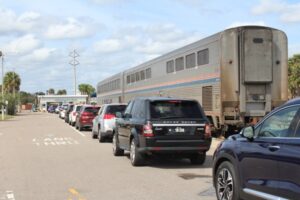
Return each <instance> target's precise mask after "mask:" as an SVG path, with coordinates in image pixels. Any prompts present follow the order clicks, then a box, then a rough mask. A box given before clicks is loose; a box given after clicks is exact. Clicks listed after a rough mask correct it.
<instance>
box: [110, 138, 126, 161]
mask: <svg viewBox="0 0 300 200" xmlns="http://www.w3.org/2000/svg"><path fill="white" fill-rule="evenodd" d="M112 145H113V154H114V156H123V155H124V150H123V149H121V148H120V147H119V142H118V136H117V134H114V135H113V140H112Z"/></svg>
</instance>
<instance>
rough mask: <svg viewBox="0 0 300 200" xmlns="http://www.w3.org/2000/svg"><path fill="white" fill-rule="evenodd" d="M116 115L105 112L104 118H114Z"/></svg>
mask: <svg viewBox="0 0 300 200" xmlns="http://www.w3.org/2000/svg"><path fill="white" fill-rule="evenodd" d="M114 118H116V116H115V115H114V114H105V115H104V119H114Z"/></svg>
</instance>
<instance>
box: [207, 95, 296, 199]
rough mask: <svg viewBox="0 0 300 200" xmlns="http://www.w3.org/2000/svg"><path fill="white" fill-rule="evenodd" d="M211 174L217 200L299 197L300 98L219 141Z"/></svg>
mask: <svg viewBox="0 0 300 200" xmlns="http://www.w3.org/2000/svg"><path fill="white" fill-rule="evenodd" d="M213 177H214V178H213V180H214V186H215V188H216V194H217V197H218V199H219V200H221V199H222V200H223V199H224V200H237V199H247V200H248V199H249V200H251V199H255V200H256V199H281V200H284V199H297V200H298V199H300V98H298V99H294V100H291V101H289V102H287V103H285V104H284V105H282V106H280V107H278V108H277V109H275V110H273V111H272V112H271V113H270V114H268V115H267V116H266V117H264V119H262V120H261V121H260V122H259V123H258V124H257V125H256V126H254V127H253V126H249V127H246V128H245V129H244V130H242V131H241V134H240V135H234V136H231V137H229V138H228V139H227V140H225V141H224V142H223V143H221V144H220V146H219V147H218V148H217V150H216V152H215V154H214V167H213Z"/></svg>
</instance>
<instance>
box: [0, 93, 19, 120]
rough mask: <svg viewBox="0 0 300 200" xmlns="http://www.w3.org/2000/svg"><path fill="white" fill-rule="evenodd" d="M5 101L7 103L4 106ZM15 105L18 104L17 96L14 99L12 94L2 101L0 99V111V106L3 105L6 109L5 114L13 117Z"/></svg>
mask: <svg viewBox="0 0 300 200" xmlns="http://www.w3.org/2000/svg"><path fill="white" fill-rule="evenodd" d="M6 101H8V104H7V105H6V104H5V102H6ZM17 103H18V96H17V95H16V96H15V97H14V96H13V95H12V94H6V95H5V98H4V99H2V98H1V103H0V109H1V105H3V104H4V106H5V107H6V111H7V112H6V114H8V115H15V114H16V105H17Z"/></svg>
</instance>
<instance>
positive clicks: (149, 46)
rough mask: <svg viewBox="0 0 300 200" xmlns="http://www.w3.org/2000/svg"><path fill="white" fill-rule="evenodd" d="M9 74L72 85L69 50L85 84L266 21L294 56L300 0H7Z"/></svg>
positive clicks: (2, 31) (33, 86) (36, 86)
mask: <svg viewBox="0 0 300 200" xmlns="http://www.w3.org/2000/svg"><path fill="white" fill-rule="evenodd" d="M0 5H1V6H0V24H1V25H0V49H1V50H2V51H3V52H4V54H5V63H4V64H5V65H4V66H5V71H11V70H15V71H16V72H17V73H19V75H20V76H21V79H22V85H21V90H24V91H28V92H37V91H44V92H45V91H46V90H47V89H49V88H54V89H55V90H58V89H67V91H68V93H69V94H73V92H74V91H73V71H72V68H71V66H70V65H69V64H68V63H69V60H70V58H69V57H68V55H69V52H70V51H71V50H72V49H74V48H76V49H77V51H78V52H79V54H80V57H79V61H80V65H79V66H78V68H77V76H78V83H89V84H92V85H93V86H96V84H97V82H98V81H100V80H102V79H104V78H106V77H108V76H110V75H113V74H115V73H117V72H119V71H122V70H124V69H127V68H129V67H133V66H135V65H137V64H139V63H142V62H144V61H147V60H149V59H152V58H155V57H157V56H159V55H162V54H164V53H167V52H169V51H171V50H174V49H176V48H178V47H181V46H184V45H186V44H189V43H191V42H194V41H197V40H199V39H202V38H204V37H206V36H209V35H212V34H214V33H217V32H219V31H222V30H224V29H226V28H229V27H234V26H239V25H264V26H270V27H274V28H278V29H281V30H283V31H284V32H286V34H287V36H288V39H289V56H292V55H293V54H295V53H300V37H299V35H300V12H299V10H300V2H297V1H295V0H250V1H238V0H227V1H221V0H214V1H204V0H151V1H141V0H64V1H61V0H51V1H50V0H43V1H37V0H10V1H4V0H0Z"/></svg>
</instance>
